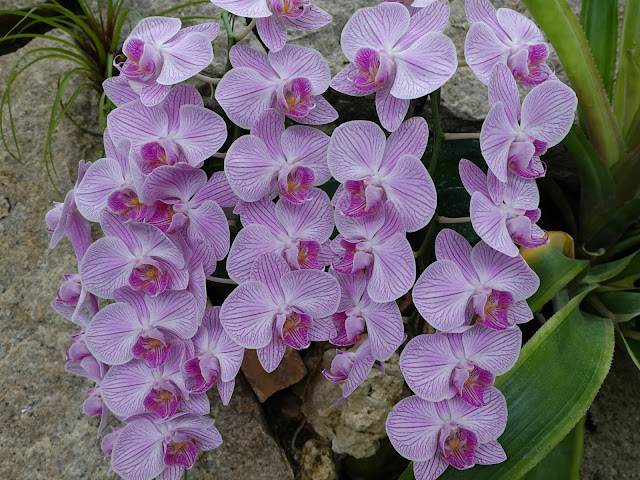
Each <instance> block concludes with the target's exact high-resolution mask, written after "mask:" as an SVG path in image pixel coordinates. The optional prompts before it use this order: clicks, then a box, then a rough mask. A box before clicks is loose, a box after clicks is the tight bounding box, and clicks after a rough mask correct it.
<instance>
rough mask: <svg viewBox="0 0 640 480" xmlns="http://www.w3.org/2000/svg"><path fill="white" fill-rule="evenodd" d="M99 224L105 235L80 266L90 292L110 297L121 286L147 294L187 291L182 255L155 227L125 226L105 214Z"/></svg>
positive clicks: (90, 249)
mask: <svg viewBox="0 0 640 480" xmlns="http://www.w3.org/2000/svg"><path fill="white" fill-rule="evenodd" d="M100 225H101V226H102V230H103V231H104V233H105V234H106V235H107V236H106V237H104V238H101V239H99V240H97V241H95V242H94V243H93V244H92V245H91V246H90V247H89V249H88V250H87V253H86V255H85V256H84V258H83V259H82V262H81V263H80V275H81V277H82V282H83V284H84V286H85V287H86V288H87V290H88V291H89V292H91V293H93V294H95V295H97V296H99V297H103V298H113V294H114V292H115V290H116V289H118V288H120V287H124V286H129V287H131V288H132V289H133V290H141V291H142V292H144V293H146V294H148V295H158V294H159V293H161V292H163V291H164V290H165V289H171V290H183V289H184V288H186V286H187V284H188V282H189V273H188V271H187V270H186V269H185V261H184V256H183V253H182V252H181V250H180V249H179V248H178V247H177V246H176V245H175V244H174V243H173V242H171V240H169V239H168V238H167V237H166V235H165V234H164V233H162V232H161V231H160V230H158V229H157V228H156V227H154V226H153V225H147V224H144V223H135V222H134V223H129V224H125V223H123V222H122V221H121V220H120V219H118V218H117V217H116V216H115V215H113V214H112V213H110V212H107V211H104V212H103V213H102V221H101V223H100Z"/></svg>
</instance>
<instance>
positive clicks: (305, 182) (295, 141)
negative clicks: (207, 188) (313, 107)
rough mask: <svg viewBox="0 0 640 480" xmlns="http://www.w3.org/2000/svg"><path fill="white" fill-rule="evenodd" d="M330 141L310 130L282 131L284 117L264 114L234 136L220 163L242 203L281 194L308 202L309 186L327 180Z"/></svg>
mask: <svg viewBox="0 0 640 480" xmlns="http://www.w3.org/2000/svg"><path fill="white" fill-rule="evenodd" d="M328 146H329V137H328V136H327V135H326V134H325V133H322V132H321V131H320V130H317V129H315V128H311V127H304V126H300V125H297V126H293V127H290V128H287V129H286V130H285V128H284V117H283V116H282V115H280V114H279V113H278V112H277V111H275V110H273V109H268V110H266V111H265V112H264V113H263V114H262V115H261V116H260V119H259V120H258V121H257V122H256V124H255V125H254V126H253V128H252V129H251V135H245V136H243V137H240V138H238V139H237V140H236V141H235V142H233V143H232V144H231V146H230V147H229V151H228V152H227V156H226V157H225V160H224V171H225V173H226V174H227V178H228V179H229V183H230V185H231V188H233V191H234V192H235V193H236V194H237V195H238V197H240V198H241V199H242V200H244V201H245V202H256V201H258V200H260V199H262V198H263V197H268V198H269V199H271V198H273V197H275V196H276V195H280V196H281V197H283V198H286V199H287V200H289V201H290V202H292V203H296V204H300V203H303V202H305V201H306V200H307V197H308V195H309V192H310V189H311V187H313V186H318V185H322V184H323V183H325V182H326V181H327V180H329V179H330V178H331V174H330V173H329V169H328V168H327V147H328Z"/></svg>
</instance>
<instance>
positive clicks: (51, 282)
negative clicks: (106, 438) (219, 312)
mask: <svg viewBox="0 0 640 480" xmlns="http://www.w3.org/2000/svg"><path fill="white" fill-rule="evenodd" d="M50 45H51V44H50V43H47V42H44V41H41V40H34V41H32V42H31V43H30V44H29V45H28V46H27V47H24V48H22V49H20V50H18V51H16V52H15V53H13V54H10V55H5V56H2V57H0V85H3V86H4V85H6V81H7V75H8V71H9V68H10V66H11V65H12V64H13V62H14V61H15V60H16V59H17V58H18V57H19V56H20V55H22V54H23V53H24V52H25V51H26V50H27V49H30V48H37V47H44V46H50ZM69 68H70V66H69V65H68V64H65V63H63V62H60V61H58V60H43V61H42V62H40V63H39V64H36V66H35V67H34V68H31V69H30V70H29V71H28V72H27V74H26V75H24V77H22V79H21V80H20V83H19V84H17V85H16V87H15V88H14V90H13V106H14V115H15V122H16V131H17V133H18V137H19V140H20V146H21V149H22V153H23V161H22V162H21V163H18V162H17V161H15V160H14V159H13V158H11V157H10V156H9V155H8V154H7V153H6V152H5V151H4V149H2V148H0V238H2V242H0V258H2V259H3V262H2V266H3V275H2V276H1V278H0V332H2V335H0V352H1V354H0V391H1V392H2V394H1V395H0V398H1V399H2V400H1V401H0V424H1V425H2V428H0V446H1V447H2V451H3V455H2V459H1V460H0V478H2V479H5V478H6V479H13V478H30V479H34V480H40V479H42V480H44V479H47V480H48V479H61V478H72V479H92V480H93V479H102V478H112V475H109V476H107V469H108V465H109V458H108V457H107V456H105V455H104V454H103V453H102V452H101V450H100V441H99V440H98V439H97V438H96V431H97V425H98V420H97V419H96V418H92V419H90V418H87V417H85V416H83V415H82V402H83V401H84V399H85V398H86V396H85V394H84V393H83V392H82V389H83V388H89V387H91V386H93V385H91V384H90V382H89V381H88V380H84V379H82V378H80V377H76V376H73V375H71V374H69V373H67V372H66V371H64V368H63V366H64V362H65V350H66V349H67V348H68V347H69V345H70V343H71V341H70V339H69V337H68V334H69V333H70V332H73V331H74V330H75V327H74V325H73V324H71V323H70V322H67V321H66V320H64V319H63V318H62V317H60V316H58V315H57V314H56V313H55V312H54V311H53V310H52V309H51V307H50V306H49V303H50V302H51V301H52V300H54V299H55V295H56V290H57V288H58V286H59V285H60V283H61V281H62V274H63V273H75V272H76V271H77V260H76V258H75V255H74V254H73V251H72V249H71V246H70V244H69V242H68V241H67V240H66V239H64V240H62V241H61V242H60V244H59V245H58V247H57V248H56V249H55V250H49V238H50V234H49V233H48V232H47V230H46V225H45V222H44V216H45V214H46V212H47V210H48V209H49V208H50V207H51V202H52V201H53V200H58V201H59V200H61V198H60V197H59V196H58V194H57V193H56V191H55V189H54V188H53V186H52V184H51V182H50V181H49V178H48V176H47V171H46V168H45V165H44V163H43V159H42V158H43V156H42V154H43V142H44V138H45V135H46V130H47V124H48V119H49V110H50V106H51V102H52V101H53V97H54V95H55V85H57V82H58V78H59V77H60V75H61V74H62V73H63V72H65V71H66V70H67V69H69ZM1 93H2V92H0V94H1ZM86 93H87V94H86V95H81V96H80V97H79V98H78V100H77V102H76V105H75V106H74V108H73V109H72V112H71V115H72V117H73V118H74V119H75V120H76V121H77V122H78V123H79V124H81V125H84V126H86V127H87V128H89V129H92V130H99V126H98V125H97V124H96V123H97V122H96V121H97V102H98V98H97V95H95V94H94V93H93V92H89V91H86ZM5 120H6V117H5ZM54 138H55V140H54V152H55V160H56V172H57V175H54V181H55V184H56V186H57V187H58V189H59V190H60V191H61V192H62V193H63V194H64V193H65V192H66V191H67V190H68V189H69V188H71V187H72V186H73V182H74V180H75V176H76V174H77V165H78V160H80V159H86V160H94V159H98V158H100V157H101V156H102V139H101V137H100V136H96V135H91V134H88V133H86V132H82V131H80V130H79V129H78V128H76V127H75V126H74V125H73V124H72V123H71V122H69V121H67V120H64V121H63V122H62V123H61V125H60V127H59V129H58V132H57V134H56V136H55V137H54ZM212 415H213V417H214V418H216V422H217V423H216V424H217V427H218V429H219V430H220V432H221V433H222V435H223V439H224V444H223V446H222V447H221V448H220V449H218V450H216V451H214V452H208V453H205V454H202V455H201V458H200V459H199V461H198V464H197V467H194V470H193V475H190V478H196V479H197V478H212V477H213V476H215V478H216V479H218V480H237V479H239V478H240V479H241V478H262V479H268V480H282V479H287V478H293V476H292V473H291V469H290V467H289V465H288V463H287V461H286V459H285V458H284V456H283V455H282V453H281V451H280V448H279V447H278V445H277V443H276V442H275V440H274V439H273V438H272V437H271V436H270V434H269V432H268V427H267V424H266V422H265V420H264V418H263V416H262V410H261V407H260V405H259V404H258V402H257V400H256V398H255V396H254V394H253V392H252V391H251V389H250V388H249V387H248V385H247V383H246V381H245V380H244V377H240V378H239V379H238V383H237V386H236V393H235V395H234V397H233V400H232V402H231V405H230V406H229V407H222V406H221V405H220V401H219V399H217V398H216V399H215V400H214V402H213V413H212Z"/></svg>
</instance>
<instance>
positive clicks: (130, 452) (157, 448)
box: [111, 413, 222, 480]
mask: <svg viewBox="0 0 640 480" xmlns="http://www.w3.org/2000/svg"><path fill="white" fill-rule="evenodd" d="M221 444H222V437H221V436H220V433H219V432H218V430H216V427H214V426H213V419H212V418H208V417H201V416H198V415H193V414H190V413H183V414H178V415H176V416H174V417H172V418H170V419H168V420H165V421H157V420H152V419H151V418H148V417H141V418H137V419H135V420H133V421H131V422H130V423H128V424H127V425H125V427H124V428H123V429H121V430H120V431H119V432H118V433H117V439H116V440H115V443H114V445H113V447H112V451H111V467H112V468H113V470H114V471H115V472H116V473H117V474H118V475H120V476H121V477H122V478H124V479H127V480H149V479H151V478H156V479H157V480H177V479H180V478H182V475H183V472H184V470H185V469H188V468H191V467H192V466H193V464H194V463H195V461H196V455H197V453H198V452H202V451H206V450H213V449H214V448H218V447H219V446H220V445H221Z"/></svg>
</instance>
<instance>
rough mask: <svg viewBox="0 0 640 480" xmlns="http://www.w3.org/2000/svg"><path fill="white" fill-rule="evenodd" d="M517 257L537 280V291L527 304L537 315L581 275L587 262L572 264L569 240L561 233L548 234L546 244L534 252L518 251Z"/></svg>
mask: <svg viewBox="0 0 640 480" xmlns="http://www.w3.org/2000/svg"><path fill="white" fill-rule="evenodd" d="M520 254H521V255H522V257H523V258H524V259H525V260H526V262H527V263H528V264H529V266H530V267H531V268H532V269H533V271H534V272H536V274H537V275H538V277H539V278H540V287H539V288H538V291H537V292H536V293H534V294H533V295H532V296H531V297H529V299H528V300H527V302H528V303H529V307H531V310H532V311H534V312H535V311H537V310H540V309H541V308H542V306H543V305H544V304H545V303H547V302H548V301H549V300H551V298H552V297H553V296H554V295H555V294H556V293H558V292H559V291H560V290H562V289H563V288H564V287H565V286H566V285H567V284H568V283H569V282H570V281H571V280H573V279H574V278H575V277H576V276H577V275H578V274H579V273H580V272H582V271H583V270H584V269H585V268H587V266H588V265H589V262H588V261H587V260H575V259H574V258H570V257H573V239H572V238H571V237H570V236H569V235H567V234H566V233H564V232H549V243H547V244H546V245H543V246H542V247H538V248H521V249H520Z"/></svg>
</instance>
